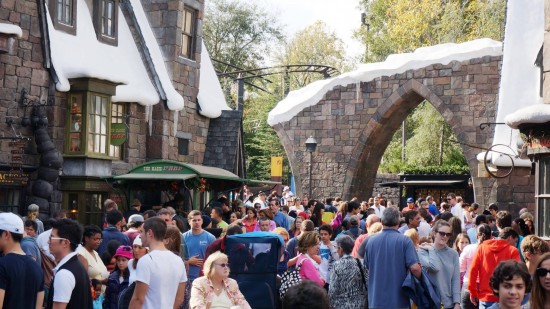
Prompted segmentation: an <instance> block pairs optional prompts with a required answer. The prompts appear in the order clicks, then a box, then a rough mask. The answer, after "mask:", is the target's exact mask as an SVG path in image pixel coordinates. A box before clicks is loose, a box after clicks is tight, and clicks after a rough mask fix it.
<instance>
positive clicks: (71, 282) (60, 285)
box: [46, 219, 93, 309]
mask: <svg viewBox="0 0 550 309" xmlns="http://www.w3.org/2000/svg"><path fill="white" fill-rule="evenodd" d="M82 234H83V228H82V226H81V225H80V224H79V223H78V222H76V221H74V220H71V219H61V220H57V221H53V222H52V231H51V235H50V240H49V244H50V252H51V253H52V255H53V256H54V257H55V260H56V262H57V266H56V267H55V268H54V270H53V271H54V277H53V280H52V283H51V286H50V291H49V295H48V302H47V305H46V308H47V309H51V308H82V309H92V308H93V304H92V293H91V290H90V278H89V277H88V271H87V270H86V269H84V266H82V263H80V261H79V260H78V255H77V254H76V252H74V251H75V250H76V247H77V246H78V244H80V242H81V241H82Z"/></svg>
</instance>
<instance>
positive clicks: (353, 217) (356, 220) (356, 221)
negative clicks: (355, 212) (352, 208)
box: [349, 216, 359, 226]
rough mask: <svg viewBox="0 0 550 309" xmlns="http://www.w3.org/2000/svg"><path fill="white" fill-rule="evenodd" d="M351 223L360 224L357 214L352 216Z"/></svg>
mask: <svg viewBox="0 0 550 309" xmlns="http://www.w3.org/2000/svg"><path fill="white" fill-rule="evenodd" d="M349 224H350V225H354V226H355V225H359V220H358V219H357V217H356V216H351V217H350V218H349Z"/></svg>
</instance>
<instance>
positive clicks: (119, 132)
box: [111, 123, 128, 146]
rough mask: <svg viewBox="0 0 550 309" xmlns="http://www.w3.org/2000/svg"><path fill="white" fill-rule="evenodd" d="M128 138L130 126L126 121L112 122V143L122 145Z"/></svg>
mask: <svg viewBox="0 0 550 309" xmlns="http://www.w3.org/2000/svg"><path fill="white" fill-rule="evenodd" d="M127 139H128V128H127V127H126V124H125V123H112V124H111V145H113V146H120V145H122V144H124V143H125V142H126V140H127Z"/></svg>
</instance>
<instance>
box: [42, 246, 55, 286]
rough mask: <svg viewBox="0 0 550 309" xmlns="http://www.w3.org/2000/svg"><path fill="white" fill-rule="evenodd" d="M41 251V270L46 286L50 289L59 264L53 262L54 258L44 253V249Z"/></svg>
mask: <svg viewBox="0 0 550 309" xmlns="http://www.w3.org/2000/svg"><path fill="white" fill-rule="evenodd" d="M39 250H40V268H42V272H43V273H44V286H45V287H46V288H48V289H49V288H50V284H51V283H52V278H53V269H54V268H55V266H56V265H57V263H56V262H55V261H54V260H52V258H51V257H50V256H49V255H48V254H47V253H46V252H44V250H43V249H42V248H39Z"/></svg>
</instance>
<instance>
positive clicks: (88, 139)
mask: <svg viewBox="0 0 550 309" xmlns="http://www.w3.org/2000/svg"><path fill="white" fill-rule="evenodd" d="M94 98H100V100H101V102H100V103H101V104H105V114H96V113H95V111H94V110H93V109H92V106H91V105H92V104H93V101H94ZM103 99H104V100H105V102H103ZM111 104H112V103H111V97H110V96H108V95H105V94H101V93H97V92H89V93H88V100H87V104H86V108H87V109H86V118H87V120H88V121H87V122H88V123H87V124H86V132H85V134H86V144H85V149H86V150H85V152H86V153H89V154H93V155H99V156H110V155H109V150H110V147H109V145H110V144H111ZM92 115H95V116H96V118H97V117H100V120H101V118H104V119H105V133H102V132H101V131H99V132H92V131H91V130H92V126H91V125H92V121H91V119H92V117H91V116H92ZM94 124H95V122H94ZM100 126H101V124H100ZM100 130H101V129H100ZM95 136H100V137H101V136H103V137H104V138H105V145H103V148H104V149H105V152H104V153H103V152H101V151H99V152H96V151H94V150H90V148H89V147H90V142H91V141H93V142H94V144H93V148H94V149H95V141H94V140H95ZM100 139H101V138H100ZM101 146H102V145H101V143H100V146H99V147H101Z"/></svg>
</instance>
